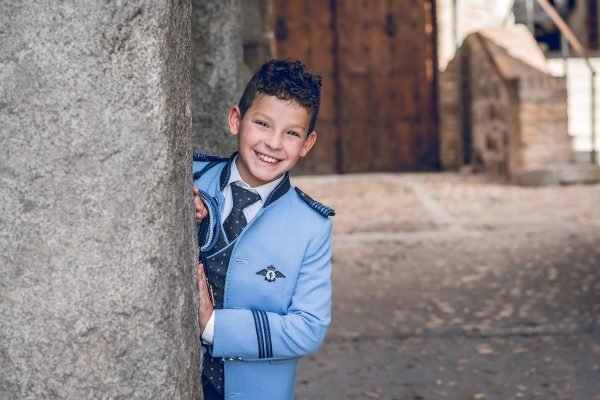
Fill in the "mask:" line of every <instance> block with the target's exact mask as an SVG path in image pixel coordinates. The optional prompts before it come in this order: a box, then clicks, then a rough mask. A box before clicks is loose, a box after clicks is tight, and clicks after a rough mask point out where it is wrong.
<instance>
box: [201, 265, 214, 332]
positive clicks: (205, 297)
mask: <svg viewBox="0 0 600 400" xmlns="http://www.w3.org/2000/svg"><path fill="white" fill-rule="evenodd" d="M197 286H198V303H199V304H198V327H199V328H200V334H202V332H204V328H206V324H207V323H208V320H209V319H210V316H211V315H212V312H213V305H212V302H211V299H210V294H209V292H208V286H207V285H206V276H205V275H204V265H202V264H198V282H197Z"/></svg>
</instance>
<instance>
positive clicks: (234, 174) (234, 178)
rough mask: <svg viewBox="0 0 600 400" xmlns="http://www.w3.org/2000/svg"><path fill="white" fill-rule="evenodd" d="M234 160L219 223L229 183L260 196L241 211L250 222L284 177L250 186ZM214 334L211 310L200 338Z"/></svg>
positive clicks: (226, 211) (224, 215) (226, 208)
mask: <svg viewBox="0 0 600 400" xmlns="http://www.w3.org/2000/svg"><path fill="white" fill-rule="evenodd" d="M236 160H237V156H236V157H235V159H234V160H233V162H232V163H231V172H230V174H229V181H227V185H226V186H225V189H223V196H224V197H225V205H224V206H223V213H222V216H221V223H223V222H222V221H225V219H226V218H227V216H228V215H229V214H230V213H231V209H232V208H233V198H232V196H231V185H238V186H240V187H243V188H244V189H247V190H249V191H251V192H254V193H258V195H259V196H260V200H258V201H257V202H254V203H252V204H250V205H249V206H248V207H246V208H244V209H243V210H242V212H243V213H244V217H246V221H247V222H248V223H250V221H252V219H254V217H255V216H256V214H258V212H259V211H260V209H261V208H262V206H263V204H265V201H267V198H268V197H269V195H270V194H271V192H272V191H273V189H275V187H276V186H277V185H278V184H279V182H281V181H282V180H283V177H284V175H282V176H281V177H280V178H279V179H275V180H274V181H272V182H269V183H265V184H264V185H261V186H256V187H251V186H250V185H248V184H247V183H246V182H244V180H243V179H242V177H241V176H240V172H239V171H238V169H237V166H236V165H235V162H236ZM214 334H215V312H214V311H213V312H212V314H211V316H210V319H209V320H208V322H207V323H206V327H205V328H204V332H202V340H203V341H204V342H206V343H208V344H212V343H213V337H214Z"/></svg>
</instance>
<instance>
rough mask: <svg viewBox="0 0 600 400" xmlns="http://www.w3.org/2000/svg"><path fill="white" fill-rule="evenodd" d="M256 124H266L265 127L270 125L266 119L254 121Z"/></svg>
mask: <svg viewBox="0 0 600 400" xmlns="http://www.w3.org/2000/svg"><path fill="white" fill-rule="evenodd" d="M254 123H255V124H257V125H260V126H264V127H265V128H267V127H268V126H269V124H267V123H266V122H265V121H260V120H257V121H254Z"/></svg>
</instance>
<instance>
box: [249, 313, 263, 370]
mask: <svg viewBox="0 0 600 400" xmlns="http://www.w3.org/2000/svg"><path fill="white" fill-rule="evenodd" d="M252 316H253V317H254V328H255V329H256V340H257V342H258V358H265V351H264V343H263V336H262V329H260V328H259V325H262V324H261V323H260V318H259V316H258V312H257V311H254V310H252Z"/></svg>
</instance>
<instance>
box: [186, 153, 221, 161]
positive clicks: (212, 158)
mask: <svg viewBox="0 0 600 400" xmlns="http://www.w3.org/2000/svg"><path fill="white" fill-rule="evenodd" d="M227 160H228V158H227V157H219V156H211V155H209V154H204V153H194V161H217V162H220V161H227Z"/></svg>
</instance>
